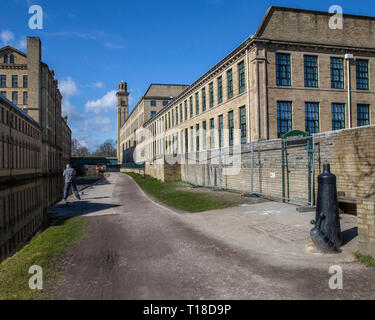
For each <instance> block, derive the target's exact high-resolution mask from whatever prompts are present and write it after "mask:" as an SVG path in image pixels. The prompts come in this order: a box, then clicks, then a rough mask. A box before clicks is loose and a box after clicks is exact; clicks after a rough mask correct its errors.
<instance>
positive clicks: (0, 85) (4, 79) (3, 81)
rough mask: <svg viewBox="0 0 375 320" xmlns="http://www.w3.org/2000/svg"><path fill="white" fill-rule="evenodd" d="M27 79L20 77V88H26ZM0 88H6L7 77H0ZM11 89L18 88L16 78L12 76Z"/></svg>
mask: <svg viewBox="0 0 375 320" xmlns="http://www.w3.org/2000/svg"><path fill="white" fill-rule="evenodd" d="M28 86H29V83H28V77H27V76H26V75H24V76H22V88H28ZM0 88H7V75H6V74H1V75H0ZM12 88H18V76H17V75H12Z"/></svg>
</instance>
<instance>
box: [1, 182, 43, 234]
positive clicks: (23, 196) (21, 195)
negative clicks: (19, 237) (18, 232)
mask: <svg viewBox="0 0 375 320" xmlns="http://www.w3.org/2000/svg"><path fill="white" fill-rule="evenodd" d="M41 191H42V190H41V187H40V186H35V187H31V188H27V189H25V190H22V191H18V192H13V193H12V194H10V195H9V196H7V197H4V198H2V199H0V206H1V209H2V210H1V212H2V215H1V216H0V230H7V229H8V228H10V227H13V226H14V225H16V224H18V223H19V222H21V221H22V220H23V219H25V218H27V217H28V216H30V214H31V213H32V212H33V211H35V210H37V209H39V208H41V206H42V196H41V194H42V192H41Z"/></svg>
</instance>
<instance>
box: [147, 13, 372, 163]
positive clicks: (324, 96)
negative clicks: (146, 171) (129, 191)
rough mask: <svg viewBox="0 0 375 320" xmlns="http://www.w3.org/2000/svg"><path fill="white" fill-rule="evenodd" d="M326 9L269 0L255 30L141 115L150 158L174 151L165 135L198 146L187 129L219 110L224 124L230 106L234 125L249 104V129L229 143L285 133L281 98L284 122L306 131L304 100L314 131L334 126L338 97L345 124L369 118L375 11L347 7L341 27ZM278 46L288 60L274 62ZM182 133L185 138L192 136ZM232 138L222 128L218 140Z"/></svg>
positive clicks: (181, 146) (226, 143)
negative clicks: (150, 113) (365, 13)
mask: <svg viewBox="0 0 375 320" xmlns="http://www.w3.org/2000/svg"><path fill="white" fill-rule="evenodd" d="M331 16H332V15H331V14H328V13H325V12H317V11H309V10H299V9H289V8H280V7H271V8H270V9H269V10H268V12H267V13H266V15H265V17H264V19H263V21H262V23H261V25H260V27H259V29H258V30H257V32H256V33H255V34H254V35H253V36H251V37H249V38H248V39H247V40H246V41H245V42H244V43H242V44H241V45H240V46H239V47H237V48H236V49H235V50H234V51H233V52H231V53H230V54H229V55H228V56H226V57H225V58H224V59H223V60H221V61H220V62H219V63H218V64H216V65H215V66H214V67H213V68H212V69H210V70H209V71H208V72H207V73H206V74H204V75H203V76H202V77H200V78H199V79H198V80H196V81H195V82H194V83H193V84H192V85H191V86H189V87H188V88H187V89H186V90H184V91H183V92H182V93H181V94H180V95H178V96H177V97H176V98H174V99H173V100H172V101H171V102H170V103H169V104H168V106H167V107H166V108H163V109H162V110H161V111H160V112H159V113H158V114H157V115H156V116H155V117H153V118H152V119H150V120H149V121H147V122H146V123H145V127H146V128H147V129H149V130H150V131H151V132H152V133H153V135H154V138H153V142H152V143H150V146H149V150H150V154H149V159H150V160H152V159H154V158H155V157H158V156H162V155H164V154H166V153H173V152H176V150H167V149H168V148H169V145H170V144H171V142H169V141H172V142H173V141H174V142H175V143H177V141H178V142H180V143H179V147H178V150H177V152H178V153H183V152H186V151H195V150H196V149H197V148H196V145H195V141H196V130H190V129H191V128H196V126H197V125H199V127H200V128H202V127H203V126H204V123H205V125H206V127H207V128H209V123H210V120H211V119H213V120H212V121H213V124H214V127H215V128H218V125H219V123H218V121H219V116H222V117H223V125H224V129H225V128H228V126H229V121H228V120H229V119H228V114H229V112H231V111H233V118H234V119H233V122H234V129H240V125H241V123H240V108H241V107H245V109H246V123H245V126H246V131H244V133H245V132H246V136H245V135H244V133H243V134H242V135H243V136H242V137H241V136H240V135H237V136H235V137H234V141H233V144H234V145H236V144H240V143H241V141H242V142H247V143H249V142H253V141H260V140H269V139H276V138H278V137H279V134H281V133H285V132H286V131H287V130H284V131H282V129H283V128H281V126H280V129H278V127H279V121H280V120H282V119H281V117H280V115H278V110H277V109H278V105H280V104H282V103H284V102H287V103H288V104H289V106H290V116H288V117H290V118H288V120H289V121H290V124H289V126H288V127H287V129H288V130H295V129H298V130H302V131H311V129H310V128H309V126H308V121H307V119H308V117H309V114H308V113H307V112H306V110H307V107H308V105H309V104H314V106H316V112H315V114H314V115H315V116H316V117H317V121H315V122H314V125H315V126H316V127H315V129H314V131H313V132H311V133H318V132H325V131H330V130H332V129H336V127H334V124H333V119H334V117H336V116H337V115H336V113H335V112H333V108H334V106H335V105H336V104H340V106H342V116H343V117H344V119H345V121H343V122H342V124H340V125H341V126H342V127H343V128H350V127H356V126H357V125H362V124H363V123H365V124H374V123H375V108H374V105H373V101H374V98H375V90H374V88H375V78H374V77H372V76H371V74H372V73H371V70H373V69H374V68H375V56H374V55H375V45H374V43H375V37H374V33H371V32H369V30H370V31H371V30H373V29H374V28H375V27H374V26H375V18H370V17H361V16H352V15H344V29H343V30H331V29H330V28H329V25H328V21H329V19H330V18H331ZM281 30H282V31H281ZM353 30H355V31H353ZM359 35H361V36H359ZM348 37H353V41H348ZM354 38H355V40H354ZM347 53H350V54H352V55H353V59H346V57H347V58H350V56H346V54H347ZM280 54H285V55H286V56H287V59H288V64H287V65H285V64H284V65H283V62H281V63H279V62H277V58H276V56H277V55H278V57H280ZM310 57H312V59H313V60H314V61H315V63H316V65H315V66H314V67H313V68H310V69H309V68H308V67H309V65H308V62H306V61H307V60H306V61H305V59H310ZM331 58H339V61H340V70H339V71H337V70H335V69H334V64H333V61H335V60H331ZM363 61H365V63H366V65H367V70H368V72H367V73H366V72H365V73H364V77H367V85H366V89H363V88H359V87H358V86H357V82H360V79H358V78H357V75H358V74H360V71H361V70H360V67H359V66H357V63H359V62H363ZM348 65H349V69H348ZM277 69H279V70H281V72H280V73H283V70H284V71H285V70H287V71H285V72H284V76H285V78H287V79H286V80H288V81H286V83H283V82H279V83H277V80H276V79H277V76H278V74H279V73H278V71H277ZM312 69H314V70H313V71H311V70H312ZM309 70H310V71H309ZM348 70H350V73H349V74H348ZM309 72H310V75H311V72H315V75H314V76H313V77H314V79H315V80H316V81H315V83H314V84H311V83H308V82H307V80H308V79H309V78H308V77H309ZM336 72H339V73H340V72H341V73H340V76H339V77H340V81H342V88H341V87H340V86H341V82H340V85H339V86H338V87H339V88H336V84H333V82H332V80H334V79H335V77H336V76H337V75H336V74H335V73H336ZM285 74H287V75H285ZM279 78H280V77H279ZM281 78H282V77H281ZM348 78H350V82H348ZM305 80H306V81H305ZM348 85H349V86H350V88H349V89H350V90H349V92H350V95H348ZM211 91H212V97H213V102H212V104H211V102H210V95H211V94H210V92H211ZM204 96H205V98H204ZM204 100H205V101H206V103H205V104H204ZM191 103H192V108H191V106H190V105H191ZM349 104H350V106H351V108H349ZM204 105H205V107H203V106H204ZM185 106H187V108H186V107H185ZM360 106H365V108H366V110H367V114H366V115H365V118H366V119H362V121H360V122H359V119H358V117H357V114H358V110H359V108H360ZM340 115H341V113H340ZM349 115H350V117H351V121H349ZM362 118H363V113H362ZM366 121H367V123H366ZM186 129H188V134H189V132H192V134H193V136H194V137H193V138H192V139H191V141H192V142H193V144H192V145H190V146H189V148H188V150H186V146H185V145H184V144H185V137H184V135H185V132H186ZM278 130H279V132H278ZM172 132H173V134H172ZM198 132H200V131H198ZM200 134H201V133H200ZM181 136H182V139H181ZM241 138H242V139H241ZM186 140H187V141H190V137H188V139H186ZM181 141H182V142H183V143H181ZM206 145H207V146H208V147H207V148H217V147H219V144H218V139H215V141H214V143H213V144H212V143H211V139H210V137H209V136H208V135H207V141H206ZM229 145H230V141H229V137H228V136H224V141H223V146H224V147H225V146H229ZM175 148H176V147H175Z"/></svg>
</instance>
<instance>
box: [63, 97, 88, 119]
mask: <svg viewBox="0 0 375 320" xmlns="http://www.w3.org/2000/svg"><path fill="white" fill-rule="evenodd" d="M62 114H63V116H68V122H69V124H70V123H72V122H76V121H81V120H83V119H84V116H83V114H82V113H81V112H78V111H77V109H76V107H75V106H74V105H72V104H71V103H70V101H69V99H64V97H63V101H62Z"/></svg>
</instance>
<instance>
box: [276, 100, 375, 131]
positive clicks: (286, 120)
mask: <svg viewBox="0 0 375 320" xmlns="http://www.w3.org/2000/svg"><path fill="white" fill-rule="evenodd" d="M292 113H293V110H292V102H291V101H278V102H277V135H278V137H279V138H280V137H282V136H283V135H284V134H285V133H287V132H289V131H291V130H293V125H292V122H293V116H292ZM319 115H320V112H319V102H306V103H305V131H306V132H308V133H319V132H320V125H319V124H320V117H319ZM331 120H332V130H340V129H345V127H346V125H345V104H344V103H332V105H331ZM369 124H370V105H369V104H358V105H357V126H358V127H361V126H367V125H369Z"/></svg>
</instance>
